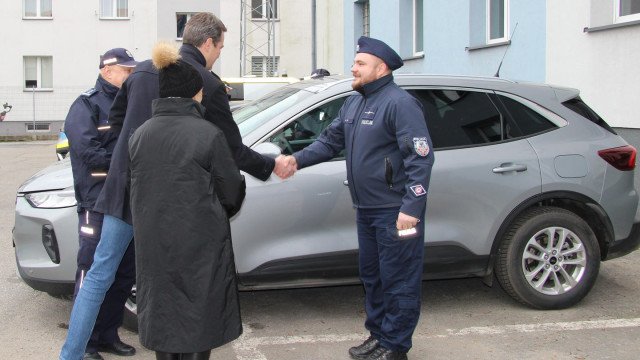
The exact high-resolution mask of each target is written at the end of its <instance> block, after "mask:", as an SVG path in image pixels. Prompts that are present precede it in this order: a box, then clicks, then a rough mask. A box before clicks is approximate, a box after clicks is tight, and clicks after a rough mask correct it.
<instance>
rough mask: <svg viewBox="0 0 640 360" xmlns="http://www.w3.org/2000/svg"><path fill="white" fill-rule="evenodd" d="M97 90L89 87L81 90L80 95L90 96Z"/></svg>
mask: <svg viewBox="0 0 640 360" xmlns="http://www.w3.org/2000/svg"><path fill="white" fill-rule="evenodd" d="M97 92H98V90H96V88H91V89H89V90H87V91H85V92H83V93H82V96H86V97H91V96H92V95H93V94H95V93H97Z"/></svg>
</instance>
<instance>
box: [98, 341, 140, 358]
mask: <svg viewBox="0 0 640 360" xmlns="http://www.w3.org/2000/svg"><path fill="white" fill-rule="evenodd" d="M98 351H100V352H106V353H110V354H115V355H118V356H133V355H135V354H136V348H134V347H133V346H131V345H127V344H125V343H123V342H122V341H120V340H118V341H116V342H114V343H113V344H102V345H98Z"/></svg>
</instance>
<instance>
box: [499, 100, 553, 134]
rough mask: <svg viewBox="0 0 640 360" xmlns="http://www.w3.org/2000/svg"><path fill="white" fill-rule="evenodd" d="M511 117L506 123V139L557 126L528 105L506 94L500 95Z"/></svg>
mask: <svg viewBox="0 0 640 360" xmlns="http://www.w3.org/2000/svg"><path fill="white" fill-rule="evenodd" d="M498 97H499V99H500V101H501V102H502V104H503V105H504V107H505V108H506V110H507V112H508V114H509V117H508V119H507V121H506V125H505V139H513V138H516V137H520V136H531V135H533V134H537V133H541V132H543V131H547V130H549V129H554V128H556V126H555V125H554V124H553V123H552V122H551V121H549V120H547V118H545V117H544V116H542V115H541V114H539V113H538V112H536V111H535V110H533V109H531V108H529V107H528V106H526V105H524V104H522V103H520V102H518V101H516V100H514V99H511V98H509V97H506V96H498Z"/></svg>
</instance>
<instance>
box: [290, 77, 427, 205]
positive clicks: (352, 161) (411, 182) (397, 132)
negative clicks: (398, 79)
mask: <svg viewBox="0 0 640 360" xmlns="http://www.w3.org/2000/svg"><path fill="white" fill-rule="evenodd" d="M342 149H345V152H346V164H347V180H348V181H349V190H350V192H351V197H352V200H353V204H354V206H355V207H356V208H390V207H399V208H400V212H402V213H405V214H407V215H410V216H413V217H416V218H421V217H422V216H423V215H424V211H425V206H426V195H427V189H428V187H429V180H430V177H431V168H432V166H433V162H434V155H433V151H431V149H432V144H431V138H430V136H429V132H428V130H427V125H426V122H425V118H424V114H423V112H422V105H421V104H420V103H419V102H418V101H417V100H416V99H415V98H414V97H413V96H411V95H410V94H409V93H407V92H406V91H404V90H402V89H400V88H399V87H398V86H397V85H396V84H395V83H394V82H393V75H391V74H389V75H387V76H385V77H382V78H380V79H377V80H375V81H372V82H370V83H367V84H364V86H363V89H362V93H359V94H355V95H353V96H350V97H349V98H348V99H347V100H346V101H345V103H344V105H343V106H342V108H341V109H340V112H339V115H338V118H336V119H335V120H334V121H333V122H332V123H331V124H330V125H329V126H328V127H327V129H325V131H324V132H323V133H322V134H321V136H320V137H318V139H317V140H316V141H315V142H314V143H312V144H311V145H309V146H308V147H307V148H305V149H304V150H301V151H299V152H297V153H295V154H294V156H295V158H296V161H297V163H298V168H299V169H300V168H303V167H306V166H309V165H313V164H316V163H319V162H322V161H326V160H329V159H331V158H333V157H335V156H336V155H337V154H338V153H339V152H340V151H341V150H342Z"/></svg>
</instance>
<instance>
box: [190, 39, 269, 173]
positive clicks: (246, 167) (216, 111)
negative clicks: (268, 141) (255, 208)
mask: <svg viewBox="0 0 640 360" xmlns="http://www.w3.org/2000/svg"><path fill="white" fill-rule="evenodd" d="M180 55H182V59H183V60H184V61H186V62H188V63H189V64H191V65H193V67H194V68H196V70H198V72H200V75H202V80H203V81H204V90H203V92H202V105H204V106H205V108H206V109H207V112H206V114H205V118H206V119H207V120H209V121H211V122H212V123H214V124H215V125H216V126H218V127H219V128H220V130H222V132H223V133H224V135H225V137H226V138H227V142H228V143H229V148H231V153H232V154H233V157H234V158H235V160H236V164H237V165H238V168H240V170H242V171H245V172H247V173H249V174H250V175H252V176H255V177H257V178H258V179H260V180H262V181H265V180H267V179H268V178H269V176H271V172H273V168H274V167H275V160H274V159H272V158H269V157H265V156H263V155H261V154H259V153H257V152H255V151H253V150H251V148H249V147H248V146H246V145H244V144H243V143H242V136H241V135H240V130H238V124H236V122H235V121H234V120H233V116H232V115H231V110H230V109H229V98H228V97H227V91H226V90H225V86H224V84H223V83H222V81H221V80H220V78H219V77H218V76H217V75H216V74H214V73H213V72H211V71H209V70H207V69H206V68H205V65H206V60H205V58H204V56H203V55H202V53H201V52H200V50H198V49H197V48H196V47H194V46H193V45H189V44H184V45H182V47H181V48H180Z"/></svg>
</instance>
